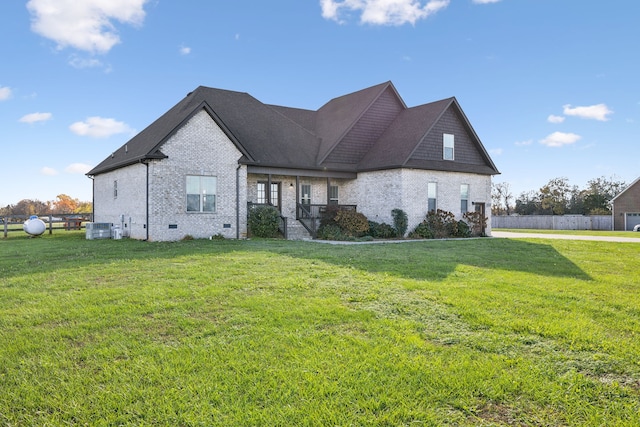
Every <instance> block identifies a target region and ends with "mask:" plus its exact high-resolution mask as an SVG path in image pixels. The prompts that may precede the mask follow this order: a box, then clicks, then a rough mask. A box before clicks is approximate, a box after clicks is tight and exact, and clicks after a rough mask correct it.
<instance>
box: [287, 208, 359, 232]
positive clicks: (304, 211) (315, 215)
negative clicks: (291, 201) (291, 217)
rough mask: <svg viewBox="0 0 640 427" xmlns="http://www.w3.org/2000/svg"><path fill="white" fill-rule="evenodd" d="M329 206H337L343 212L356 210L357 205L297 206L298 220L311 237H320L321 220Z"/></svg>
mask: <svg viewBox="0 0 640 427" xmlns="http://www.w3.org/2000/svg"><path fill="white" fill-rule="evenodd" d="M328 206H335V207H336V208H338V209H341V210H353V211H355V210H356V205H317V204H315V205H314V204H306V203H297V204H296V219H297V220H298V221H300V223H301V224H302V225H303V226H304V228H306V229H307V231H308V232H309V234H311V237H313V238H314V239H315V238H316V237H318V228H319V227H320V219H321V218H322V215H324V213H325V212H326V211H327V207H328Z"/></svg>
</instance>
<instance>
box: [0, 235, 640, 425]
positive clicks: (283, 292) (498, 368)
mask: <svg viewBox="0 0 640 427" xmlns="http://www.w3.org/2000/svg"><path fill="white" fill-rule="evenodd" d="M639 260H640V244H636V243H610V242H594V241H568V240H567V241H564V240H550V239H549V240H540V239H513V240H509V239H489V238H487V239H469V240H451V241H427V242H409V243H401V244H371V245H340V246H334V245H328V244H320V243H315V242H288V241H283V240H251V241H209V240H194V241H184V242H175V243H149V242H139V241H133V240H127V239H123V240H85V239H84V232H73V231H72V232H64V233H58V234H55V233H54V235H52V236H50V235H43V236H42V237H39V238H27V237H26V236H24V235H15V236H10V237H9V238H7V239H0V425H4V426H33V425H37V426H43V425H47V426H69V425H71V426H74V425H91V426H95V425H97V426H100V425H104V426H116V425H127V426H129V425H139V426H142V425H144V426H146V425H149V426H156V425H171V426H211V425H217V426H231V425H234V426H235V425H237V426H328V425H331V426H362V425H375V426H378V425H384V426H402V425H407V426H408V425H411V426H413V425H421V426H422V425H432V426H442V425H445V426H446V425H449V426H479V425H480V426H514V425H515V426H558V425H563V426H638V425H640V275H639V273H638V266H639V264H640V263H639Z"/></svg>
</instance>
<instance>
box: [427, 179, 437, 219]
mask: <svg viewBox="0 0 640 427" xmlns="http://www.w3.org/2000/svg"><path fill="white" fill-rule="evenodd" d="M437 194H438V185H437V184H436V183H435V182H429V183H428V184H427V198H428V202H427V212H431V211H435V210H436V209H438V204H437Z"/></svg>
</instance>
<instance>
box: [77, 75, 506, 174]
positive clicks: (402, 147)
mask: <svg viewBox="0 0 640 427" xmlns="http://www.w3.org/2000/svg"><path fill="white" fill-rule="evenodd" d="M203 109H204V110H205V111H206V112H207V113H208V114H209V116H210V117H211V118H212V119H213V120H214V121H215V122H216V123H217V125H218V126H219V127H220V128H221V129H222V130H223V132H225V134H226V135H227V136H228V137H229V139H230V140H231V141H232V142H233V143H234V144H235V145H236V147H237V148H238V150H239V151H240V152H241V153H242V154H243V156H242V157H241V158H240V159H238V161H239V162H240V163H244V164H250V165H259V166H263V167H282V168H293V169H309V170H314V169H316V170H319V169H323V170H333V171H349V172H358V171H365V170H374V169H388V168H396V167H412V168H421V169H433V170H451V171H459V172H472V173H480V174H496V173H499V172H498V170H497V169H496V167H495V165H494V164H493V162H492V161H491V158H490V157H489V155H488V153H487V152H486V150H485V149H484V147H483V145H482V143H481V142H480V140H479V138H478V137H477V135H476V134H475V131H474V130H473V128H472V127H471V125H470V123H469V121H468V120H467V118H466V116H465V115H464V113H463V112H462V109H461V108H460V106H459V105H458V102H457V101H456V99H455V98H448V99H444V100H441V101H436V102H432V103H429V104H424V105H420V106H417V107H412V108H407V106H406V105H405V103H404V101H403V100H402V98H401V97H400V96H399V95H398V93H397V91H396V89H395V87H394V86H393V84H392V83H391V82H385V83H382V84H379V85H376V86H372V87H370V88H367V89H363V90H360V91H357V92H354V93H351V94H348V95H344V96H341V97H338V98H334V99H332V100H331V101H329V102H327V103H326V104H325V105H324V106H322V107H321V108H320V109H319V110H317V111H313V110H303V109H296V108H290V107H282V106H275V105H267V104H263V103H262V102H260V101H258V100H257V99H255V98H254V97H252V96H251V95H249V94H247V93H244V92H234V91H228V90H222V89H214V88H208V87H203V86H200V87H198V88H197V89H196V90H194V91H193V92H191V93H190V94H188V95H187V96H186V97H185V98H184V99H182V100H181V101H180V102H178V103H177V104H176V105H175V106H173V107H172V108H171V109H170V110H169V111H167V112H166V113H164V114H163V115H162V116H161V117H159V118H158V119H157V120H156V121H154V122H153V123H152V124H151V125H149V126H148V127H147V128H145V129H144V130H143V131H141V132H140V133H139V134H137V135H136V136H134V137H133V138H132V139H131V140H129V141H128V142H127V143H126V144H124V145H123V146H122V147H120V148H119V149H118V150H117V151H115V152H114V153H113V154H112V155H111V156H109V157H107V158H106V159H105V160H104V161H102V162H101V163H100V164H99V165H97V166H96V167H95V168H93V169H92V170H91V171H90V172H89V173H88V174H87V175H90V176H91V175H97V174H100V173H104V172H108V171H110V170H114V169H117V168H120V167H124V166H127V165H130V164H134V163H137V162H145V161H147V160H150V159H162V158H166V156H165V155H164V154H163V153H162V146H163V144H164V143H165V142H166V141H167V140H168V139H169V138H171V137H172V135H174V134H175V132H177V130H179V129H180V128H181V127H182V126H184V124H185V123H186V122H187V121H188V120H189V119H190V118H191V117H192V116H193V115H194V114H196V113H198V112H200V111H202V110H203ZM445 132H446V133H454V134H455V135H456V151H455V152H456V158H455V161H443V160H442V133H445Z"/></svg>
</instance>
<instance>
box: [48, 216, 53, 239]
mask: <svg viewBox="0 0 640 427" xmlns="http://www.w3.org/2000/svg"><path fill="white" fill-rule="evenodd" d="M52 224H53V215H52V214H49V235H51V234H53V226H52Z"/></svg>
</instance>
